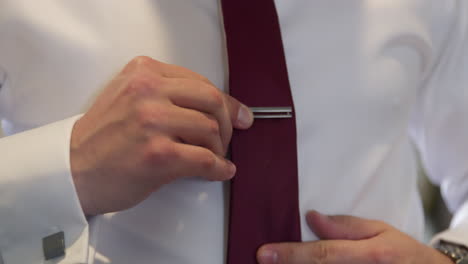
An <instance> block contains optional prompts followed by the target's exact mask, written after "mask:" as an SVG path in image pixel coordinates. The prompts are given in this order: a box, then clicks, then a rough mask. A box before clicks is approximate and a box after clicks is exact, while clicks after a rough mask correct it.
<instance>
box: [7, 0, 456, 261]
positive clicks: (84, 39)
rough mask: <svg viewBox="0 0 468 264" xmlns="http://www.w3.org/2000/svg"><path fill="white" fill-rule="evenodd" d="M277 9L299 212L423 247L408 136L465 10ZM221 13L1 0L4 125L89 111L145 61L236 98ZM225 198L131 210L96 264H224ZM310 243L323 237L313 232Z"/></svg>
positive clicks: (327, 5)
mask: <svg viewBox="0 0 468 264" xmlns="http://www.w3.org/2000/svg"><path fill="white" fill-rule="evenodd" d="M276 5H277V9H278V13H279V17H280V24H281V30H282V35H283V42H284V47H285V53H286V60H287V65H288V71H289V77H290V81H291V87H292V93H293V97H294V102H295V106H296V117H297V125H298V127H297V129H298V159H299V160H298V165H299V177H300V190H299V191H300V208H301V212H303V213H304V212H305V211H306V210H309V209H317V210H320V211H323V212H326V213H327V212H328V213H348V214H357V215H361V216H365V217H370V218H378V219H383V220H386V221H387V222H390V223H392V224H394V225H396V226H397V227H399V228H401V229H403V230H405V231H407V232H411V233H412V234H413V235H415V236H417V235H419V234H420V233H419V232H420V228H421V223H422V220H421V210H420V205H419V201H418V198H417V193H416V173H415V165H414V157H413V154H412V150H411V147H410V144H409V140H408V136H407V127H408V123H409V119H410V114H411V110H412V108H413V107H414V105H415V103H416V101H417V97H418V93H419V92H420V89H421V86H422V84H423V79H424V78H425V76H426V74H427V73H428V72H429V71H430V68H431V65H432V63H433V61H434V60H436V59H437V56H438V54H439V52H440V50H441V48H442V43H443V40H444V36H445V34H446V33H447V32H448V30H449V25H450V21H451V17H452V15H453V12H454V10H455V9H456V1H455V0H450V1H438V0H431V1H427V0H391V1H390V0H367V1H366V0H352V1H339V0H317V1H307V0H298V1H287V0H277V1H276ZM220 10H221V9H220V3H219V2H218V1H216V0H144V1H132V2H128V1H117V2H115V1H114V2H111V1H104V2H102V1H75V2H72V3H71V2H63V1H58V0H44V1H40V2H37V3H36V2H34V3H32V2H30V1H26V0H6V1H4V3H2V10H0V19H1V20H0V36H1V41H0V69H2V70H3V71H4V72H5V73H6V76H7V78H8V81H7V83H6V85H5V86H4V87H3V88H2V90H1V92H0V113H1V114H2V115H3V118H4V121H3V125H4V127H5V130H6V132H7V133H8V134H11V133H15V132H19V131H22V130H26V129H29V128H32V127H36V126H40V125H42V124H46V123H49V122H52V121H55V120H60V119H63V118H66V117H69V116H72V115H75V114H78V113H81V112H84V111H86V108H87V107H88V106H89V105H90V104H91V103H92V102H93V100H94V98H95V96H96V95H97V94H98V93H99V92H100V90H101V89H102V88H103V87H104V86H105V84H106V83H107V82H108V81H109V80H110V79H111V78H112V77H113V76H114V75H115V74H116V73H117V72H118V71H119V70H120V69H121V68H122V67H123V65H125V64H126V63H127V62H128V61H129V60H130V59H132V58H133V57H135V56H138V55H147V56H151V57H153V58H155V59H158V60H161V61H164V62H168V63H172V64H177V65H181V66H184V67H187V68H190V69H192V70H194V71H197V72H199V73H201V74H203V75H205V76H206V77H208V78H209V79H210V80H211V81H212V82H213V83H215V84H216V85H217V86H218V87H219V88H220V89H222V90H224V91H227V90H228V87H227V78H228V76H227V59H228V58H227V55H226V48H225V42H224V30H223V25H222V17H221V11H220ZM260 16H261V14H259V17H260ZM260 33H261V32H259V34H260ZM259 158H261V157H259ZM402 182H407V184H405V185H404V186H402V184H401V183H402ZM225 190H227V189H226V186H225V185H224V184H222V183H207V182H202V181H201V180H196V179H195V180H186V181H180V182H177V183H174V184H172V185H169V186H166V187H164V188H163V189H161V190H160V191H158V192H157V193H155V194H154V195H152V196H151V197H150V198H149V199H148V200H147V201H145V202H143V203H142V204H141V205H140V206H138V207H136V208H134V209H131V210H128V211H125V212H121V213H116V214H108V215H105V216H100V217H97V218H95V219H94V220H93V221H92V222H91V230H92V234H91V237H92V238H93V239H92V241H93V245H92V246H93V248H94V250H95V251H93V252H94V253H93V254H95V256H96V261H97V263H106V259H107V260H111V261H112V260H113V259H118V260H119V261H121V263H131V262H132V261H131V260H132V258H133V257H134V256H135V254H138V255H139V256H140V258H141V259H142V262H140V263H153V262H157V263H213V264H214V263H221V261H222V259H223V258H224V253H225V252H224V249H225V234H226V233H225V231H226V230H225V227H226V222H227V217H226V214H227V210H226V208H227V206H228V204H227V202H226V201H227V199H226V198H227V195H228V194H227V193H226V191H225ZM395 194H397V195H395ZM117 195H118V194H117ZM383 204H385V210H383V209H382V205H383ZM410 219H411V220H410ZM302 232H303V237H304V239H306V240H308V239H313V238H314V236H313V234H312V233H311V232H310V231H308V229H307V227H306V226H305V223H303V231H302ZM155 259H156V260H158V261H155ZM126 260H128V261H127V262H126ZM145 261H147V262H145ZM151 261H153V262H151Z"/></svg>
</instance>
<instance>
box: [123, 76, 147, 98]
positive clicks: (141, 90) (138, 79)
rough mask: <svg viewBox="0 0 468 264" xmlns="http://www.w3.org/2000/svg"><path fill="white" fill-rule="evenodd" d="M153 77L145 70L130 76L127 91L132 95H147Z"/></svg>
mask: <svg viewBox="0 0 468 264" xmlns="http://www.w3.org/2000/svg"><path fill="white" fill-rule="evenodd" d="M151 87H152V78H151V77H150V76H149V75H148V74H146V73H143V72H140V73H137V74H134V75H133V76H131V77H130V78H129V81H128V84H127V87H126V90H125V92H126V93H128V94H132V95H146V94H148V93H149V92H150V91H151Z"/></svg>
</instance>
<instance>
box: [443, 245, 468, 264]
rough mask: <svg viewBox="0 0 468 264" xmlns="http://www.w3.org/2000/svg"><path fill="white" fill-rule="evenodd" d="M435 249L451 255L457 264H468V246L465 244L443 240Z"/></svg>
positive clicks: (448, 255)
mask: <svg viewBox="0 0 468 264" xmlns="http://www.w3.org/2000/svg"><path fill="white" fill-rule="evenodd" d="M435 249H437V250H439V251H440V252H442V253H443V254H444V255H446V256H447V257H449V258H450V259H451V260H452V261H453V262H454V263H456V264H468V248H467V247H466V246H464V245H459V244H456V243H452V242H448V241H444V240H441V241H440V242H439V243H438V244H436V245H435Z"/></svg>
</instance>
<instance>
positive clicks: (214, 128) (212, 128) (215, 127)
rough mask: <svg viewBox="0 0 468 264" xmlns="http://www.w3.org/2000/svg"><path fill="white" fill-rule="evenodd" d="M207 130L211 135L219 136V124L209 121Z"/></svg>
mask: <svg viewBox="0 0 468 264" xmlns="http://www.w3.org/2000/svg"><path fill="white" fill-rule="evenodd" d="M208 129H209V133H210V134H211V135H219V134H220V130H221V128H220V126H219V123H218V122H217V121H216V120H211V119H210V120H209V121H208Z"/></svg>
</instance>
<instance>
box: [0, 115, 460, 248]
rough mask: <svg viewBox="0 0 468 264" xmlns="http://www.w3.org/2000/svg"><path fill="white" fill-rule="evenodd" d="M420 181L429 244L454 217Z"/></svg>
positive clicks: (428, 185)
mask: <svg viewBox="0 0 468 264" xmlns="http://www.w3.org/2000/svg"><path fill="white" fill-rule="evenodd" d="M1 136H2V129H1V122H0V137H1ZM418 180H419V190H420V193H421V197H422V199H423V203H424V211H425V214H426V233H425V239H424V240H425V241H424V242H429V241H430V240H431V238H432V236H433V235H434V234H436V233H437V232H440V231H442V230H444V229H446V228H447V227H448V226H449V224H450V219H451V218H452V215H451V214H450V213H449V211H448V209H447V207H446V206H445V203H444V201H443V199H442V198H441V196H440V191H439V188H438V187H437V186H434V185H433V184H432V183H431V182H430V181H429V179H428V178H427V177H426V175H425V173H424V171H423V170H422V169H421V170H420V173H419V179H418Z"/></svg>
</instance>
